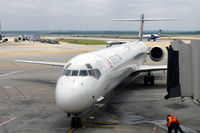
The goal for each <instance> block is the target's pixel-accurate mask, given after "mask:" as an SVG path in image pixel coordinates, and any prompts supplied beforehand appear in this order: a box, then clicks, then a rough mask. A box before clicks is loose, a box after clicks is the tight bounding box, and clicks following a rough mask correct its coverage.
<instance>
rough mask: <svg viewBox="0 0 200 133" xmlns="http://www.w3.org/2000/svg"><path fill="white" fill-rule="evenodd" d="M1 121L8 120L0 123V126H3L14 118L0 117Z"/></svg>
mask: <svg viewBox="0 0 200 133" xmlns="http://www.w3.org/2000/svg"><path fill="white" fill-rule="evenodd" d="M0 118H2V119H8V120H7V121H4V122H2V123H0V126H3V125H4V124H6V123H8V122H9V121H12V120H14V119H15V118H16V117H0Z"/></svg>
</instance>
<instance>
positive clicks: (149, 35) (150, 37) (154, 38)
mask: <svg viewBox="0 0 200 133" xmlns="http://www.w3.org/2000/svg"><path fill="white" fill-rule="evenodd" d="M161 32H162V30H161V29H160V30H159V31H158V33H157V34H146V35H143V36H142V37H143V39H147V40H148V41H150V40H154V41H156V39H157V38H159V37H160V33H161Z"/></svg>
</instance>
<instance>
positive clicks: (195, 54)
mask: <svg viewBox="0 0 200 133" xmlns="http://www.w3.org/2000/svg"><path fill="white" fill-rule="evenodd" d="M167 50H168V71H167V92H168V95H166V96H165V98H166V99H168V98H173V97H182V98H183V97H191V98H192V99H195V100H197V101H198V102H199V101H200V40H191V41H190V43H184V42H182V41H180V40H175V41H173V42H172V43H171V45H170V47H169V48H167Z"/></svg>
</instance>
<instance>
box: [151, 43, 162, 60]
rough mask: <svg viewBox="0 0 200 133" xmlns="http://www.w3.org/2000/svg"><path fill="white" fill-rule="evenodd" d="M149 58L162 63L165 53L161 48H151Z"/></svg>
mask: <svg viewBox="0 0 200 133" xmlns="http://www.w3.org/2000/svg"><path fill="white" fill-rule="evenodd" d="M149 56H150V58H151V59H152V60H153V61H161V60H162V59H163V57H164V51H163V49H162V48H161V47H159V46H155V47H151V48H150V51H149Z"/></svg>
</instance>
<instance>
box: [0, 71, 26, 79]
mask: <svg viewBox="0 0 200 133" xmlns="http://www.w3.org/2000/svg"><path fill="white" fill-rule="evenodd" d="M25 71H26V70H21V71H14V72H9V73H5V74H1V75H0V77H5V76H8V75H12V74H16V73H22V72H25Z"/></svg>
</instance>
